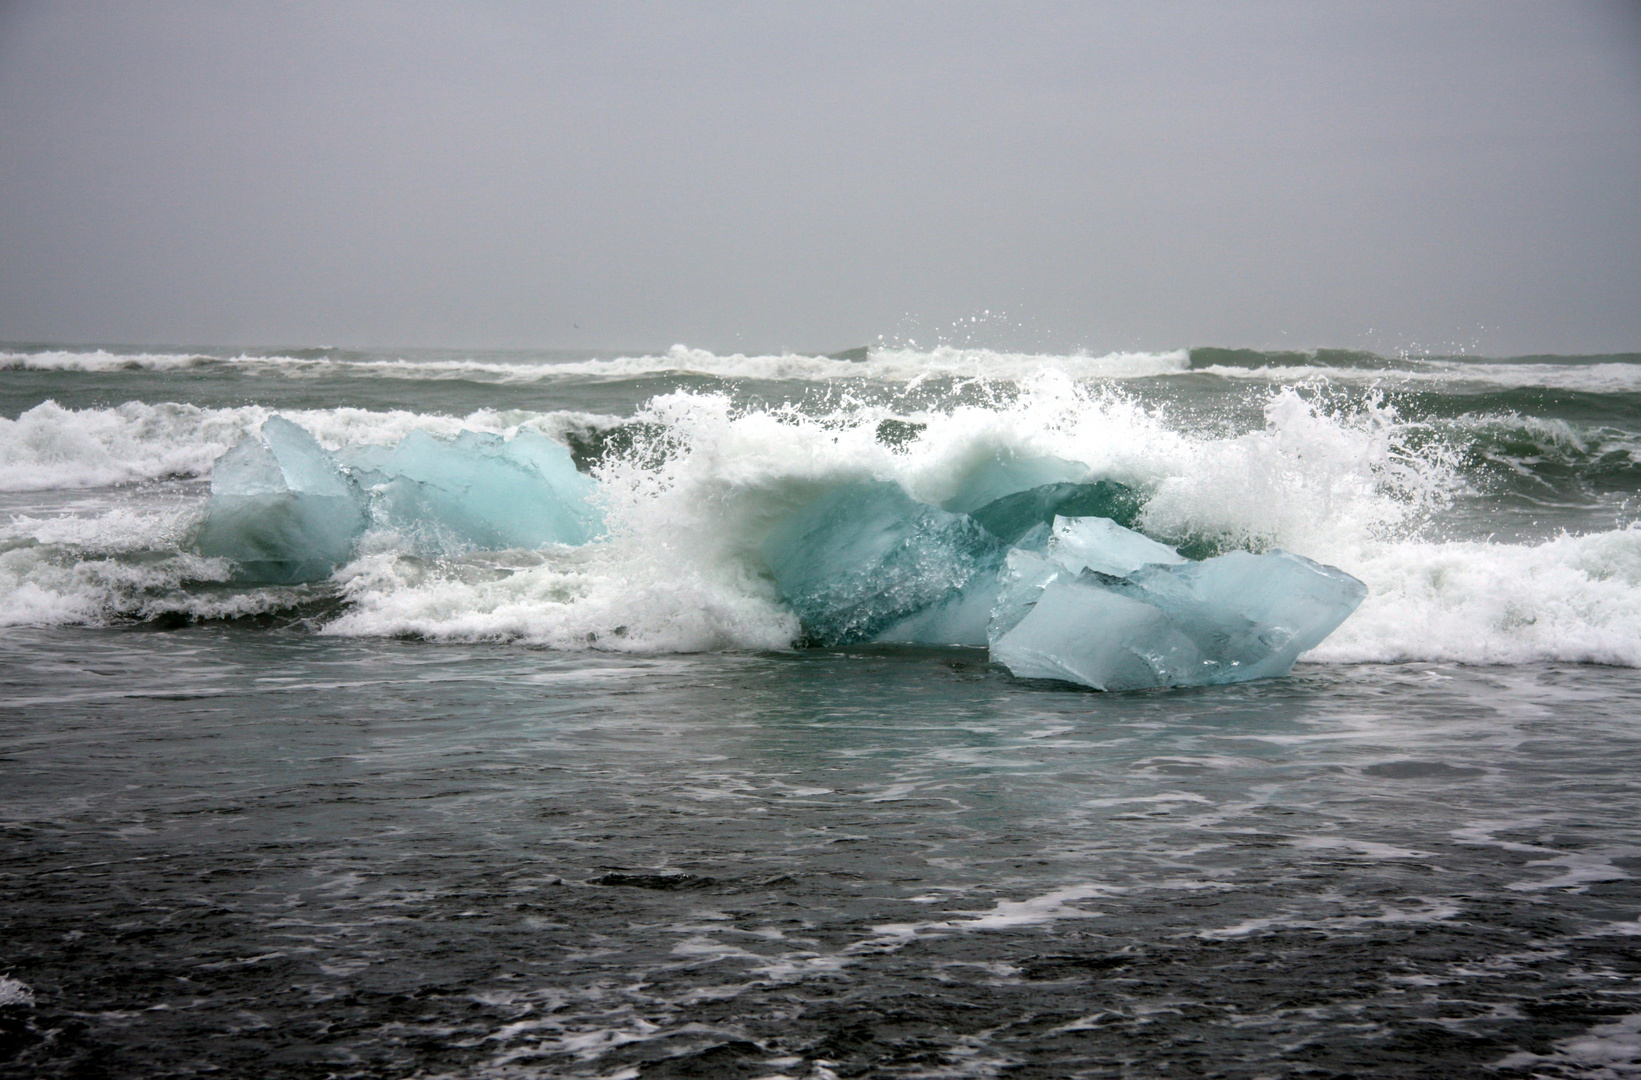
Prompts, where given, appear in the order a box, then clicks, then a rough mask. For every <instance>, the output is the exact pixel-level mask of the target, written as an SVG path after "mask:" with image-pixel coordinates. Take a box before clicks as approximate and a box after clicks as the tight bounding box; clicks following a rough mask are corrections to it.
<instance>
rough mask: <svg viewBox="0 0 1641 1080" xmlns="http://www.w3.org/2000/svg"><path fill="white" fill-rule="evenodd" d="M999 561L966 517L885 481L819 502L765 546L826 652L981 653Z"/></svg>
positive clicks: (998, 548) (995, 547)
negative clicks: (877, 646)
mask: <svg viewBox="0 0 1641 1080" xmlns="http://www.w3.org/2000/svg"><path fill="white" fill-rule="evenodd" d="M1002 554H1003V548H1002V545H1001V544H1000V543H999V542H998V541H997V539H996V538H995V537H993V536H992V535H991V534H990V533H988V532H986V530H984V529H982V528H980V526H978V525H976V524H975V523H974V521H973V520H971V519H970V518H969V517H968V516H967V515H965V514H951V513H947V512H946V511H944V510H939V509H936V508H935V507H932V506H927V505H925V504H923V503H920V502H917V501H916V500H914V499H913V498H911V496H909V495H907V494H906V493H905V492H904V491H903V490H901V488H900V486H899V485H897V484H892V483H884V482H871V483H858V484H850V485H848V486H846V487H842V488H838V489H837V490H835V491H832V492H830V493H828V494H826V495H823V496H822V497H821V498H819V499H817V500H815V501H814V502H812V503H810V504H809V505H808V506H806V507H804V508H803V509H802V510H800V511H798V513H796V514H795V515H793V516H792V517H791V518H789V519H788V520H787V521H785V522H783V523H782V524H781V526H780V527H779V528H777V529H776V530H775V531H774V532H773V533H771V534H770V536H769V538H768V539H767V540H766V541H764V545H763V555H764V560H765V562H766V563H768V565H769V568H770V570H771V571H772V572H773V573H774V575H775V581H776V583H777V584H778V585H779V586H780V588H781V592H782V593H784V594H785V595H786V599H787V601H788V602H789V603H790V604H791V605H792V609H793V611H795V612H796V613H797V615H798V619H799V621H800V622H801V623H802V624H803V628H804V631H805V632H806V633H807V634H808V635H809V636H810V637H811V638H812V639H814V640H815V641H817V642H819V643H821V644H823V645H845V644H849V643H852V642H859V641H872V640H878V641H893V642H897V643H905V644H928V645H936V644H938V645H983V644H985V623H986V618H985V616H986V613H988V612H989V611H990V608H991V606H992V603H993V601H994V599H995V596H996V588H997V568H998V566H999V564H1000V563H1001V561H1002Z"/></svg>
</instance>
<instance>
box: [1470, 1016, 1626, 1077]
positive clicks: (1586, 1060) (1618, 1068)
mask: <svg viewBox="0 0 1641 1080" xmlns="http://www.w3.org/2000/svg"><path fill="white" fill-rule="evenodd" d="M1541 1065H1543V1066H1550V1067H1551V1068H1552V1069H1553V1070H1554V1071H1553V1072H1540V1071H1535V1072H1534V1073H1533V1075H1535V1076H1580V1077H1584V1078H1585V1080H1636V1078H1637V1077H1641V1013H1635V1014H1632V1015H1629V1016H1621V1017H1619V1018H1618V1019H1617V1020H1614V1021H1611V1022H1609V1023H1605V1024H1597V1025H1596V1026H1594V1027H1592V1028H1590V1029H1589V1030H1588V1031H1586V1032H1584V1033H1583V1034H1581V1035H1575V1036H1573V1037H1572V1038H1570V1039H1563V1040H1562V1041H1561V1042H1558V1043H1556V1044H1555V1048H1554V1049H1553V1050H1552V1051H1551V1052H1550V1053H1548V1054H1533V1053H1528V1052H1525V1051H1523V1052H1521V1053H1516V1054H1511V1055H1510V1056H1509V1057H1506V1058H1504V1059H1503V1060H1502V1061H1499V1062H1497V1063H1496V1064H1495V1065H1494V1066H1493V1067H1494V1068H1495V1069H1510V1070H1512V1071H1514V1070H1527V1069H1534V1067H1535V1066H1541Z"/></svg>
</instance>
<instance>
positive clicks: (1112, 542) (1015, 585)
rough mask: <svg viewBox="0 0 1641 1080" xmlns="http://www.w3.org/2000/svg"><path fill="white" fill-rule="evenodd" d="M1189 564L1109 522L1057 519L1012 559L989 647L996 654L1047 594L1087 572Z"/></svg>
mask: <svg viewBox="0 0 1641 1080" xmlns="http://www.w3.org/2000/svg"><path fill="white" fill-rule="evenodd" d="M1185 561H1186V560H1185V559H1184V558H1182V557H1181V556H1180V554H1179V553H1178V552H1176V551H1175V550H1174V549H1173V548H1171V547H1168V546H1166V545H1164V544H1159V543H1157V542H1156V541H1155V540H1152V539H1151V538H1150V537H1147V536H1142V535H1140V534H1139V533H1137V532H1134V531H1133V530H1132V529H1125V528H1123V527H1122V526H1121V525H1118V524H1117V523H1116V522H1114V521H1111V520H1109V519H1107V518H1103V517H1082V518H1070V517H1056V518H1054V524H1053V529H1052V530H1049V529H1045V528H1043V527H1041V526H1038V527H1035V528H1033V529H1032V530H1031V531H1030V532H1028V533H1026V534H1025V535H1023V536H1021V537H1019V538H1018V539H1017V540H1016V542H1015V547H1014V549H1013V550H1011V551H1010V552H1009V553H1008V558H1007V560H1006V561H1005V563H1004V566H1003V571H1002V573H1001V575H1000V582H999V586H998V594H997V603H996V606H995V608H994V610H993V612H992V617H991V621H990V625H989V627H988V630H987V639H988V643H989V644H991V645H992V646H993V647H994V648H995V646H996V643H997V640H998V639H999V638H1000V637H1002V636H1003V635H1004V634H1006V633H1007V632H1008V631H1010V630H1012V629H1014V627H1015V626H1016V625H1017V624H1018V623H1019V622H1020V620H1021V619H1023V618H1025V617H1026V614H1027V612H1029V611H1030V610H1031V608H1032V605H1033V604H1035V603H1037V600H1038V597H1040V596H1041V595H1042V592H1043V589H1044V588H1045V587H1047V586H1048V585H1049V583H1050V582H1053V581H1055V580H1057V579H1059V578H1076V577H1077V576H1078V575H1079V574H1081V573H1082V572H1083V571H1085V570H1093V571H1095V572H1097V573H1101V574H1109V575H1112V576H1115V577H1124V576H1126V575H1128V574H1130V573H1133V572H1134V571H1135V570H1138V569H1139V568H1140V567H1142V566H1144V565H1146V564H1147V563H1165V564H1177V563H1183V562H1185Z"/></svg>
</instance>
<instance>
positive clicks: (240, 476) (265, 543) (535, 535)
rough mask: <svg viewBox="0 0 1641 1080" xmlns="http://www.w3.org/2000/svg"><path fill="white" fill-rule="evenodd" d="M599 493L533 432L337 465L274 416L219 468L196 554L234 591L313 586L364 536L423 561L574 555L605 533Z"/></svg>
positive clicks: (365, 451) (405, 448) (366, 453)
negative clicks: (491, 553) (209, 559)
mask: <svg viewBox="0 0 1641 1080" xmlns="http://www.w3.org/2000/svg"><path fill="white" fill-rule="evenodd" d="M596 489H597V484H596V482H595V481H593V480H592V479H591V478H589V477H586V476H583V475H582V474H580V473H578V472H577V471H576V469H575V464H574V462H572V461H571V459H570V453H569V451H568V450H567V449H565V448H564V447H562V446H560V445H559V444H557V443H555V442H552V441H550V440H548V439H546V438H544V437H542V436H540V435H537V434H535V433H533V432H520V433H519V434H518V435H516V436H514V437H513V438H512V439H510V440H509V439H503V438H502V437H501V436H499V435H482V434H477V433H474V432H463V433H462V434H461V435H460V436H458V437H457V438H456V439H454V440H452V441H445V440H440V439H436V438H434V437H433V436H431V435H429V434H427V433H426V432H413V433H411V434H410V435H408V436H406V437H405V438H404V439H403V440H401V441H400V442H399V443H398V445H396V446H391V447H386V446H361V447H352V448H349V449H345V450H342V451H340V452H338V453H337V454H334V455H333V454H330V453H327V452H326V451H325V450H324V448H323V447H321V446H320V445H319V443H318V442H317V441H316V440H315V439H314V438H313V436H312V435H310V434H308V433H307V432H306V431H304V430H303V429H302V428H300V427H298V426H297V425H295V424H293V423H291V422H290V421H288V420H286V419H284V418H282V417H277V416H276V417H273V418H271V419H269V420H268V421H267V422H266V423H264V424H263V426H262V433H261V435H260V436H257V437H253V438H248V439H245V440H244V441H243V442H241V443H240V444H239V445H238V446H236V447H234V448H233V449H232V450H230V451H228V453H226V454H224V455H223V456H222V457H220V458H218V459H217V461H216V464H215V465H214V466H213V467H212V471H211V499H210V502H209V503H207V505H206V512H205V519H204V522H203V524H202V525H201V527H200V531H199V535H198V537H197V540H196V544H197V547H198V549H199V551H200V552H201V553H202V554H205V555H210V556H219V557H223V558H228V559H231V560H233V561H234V563H235V565H236V577H237V578H238V580H241V581H245V582H254V583H275V584H289V583H294V582H301V581H317V580H320V579H322V578H325V577H328V576H329V575H330V574H331V573H332V572H333V571H334V570H335V569H336V567H338V566H340V565H341V564H342V563H344V562H346V561H347V560H348V558H349V557H350V556H351V555H352V552H353V549H354V545H355V543H356V542H357V540H358V538H359V536H360V535H361V534H362V533H363V532H364V531H365V530H366V528H368V527H370V526H372V525H374V526H376V527H379V528H384V529H389V530H392V531H394V532H396V533H398V534H399V535H400V537H401V538H402V539H404V540H405V541H406V542H408V543H409V544H410V546H411V547H413V548H414V549H415V550H416V551H417V552H418V553H420V554H423V555H427V556H440V555H448V554H453V553H456V552H458V551H461V550H466V549H471V548H514V547H525V548H537V547H542V546H545V545H547V544H582V543H585V542H586V541H588V540H589V539H591V538H592V537H593V536H595V535H596V534H597V533H598V532H599V530H600V529H601V528H602V521H601V518H600V515H599V511H598V508H597V507H596V506H595V505H594V504H593V503H592V502H591V501H590V496H591V495H592V494H593V493H594V492H595V491H596Z"/></svg>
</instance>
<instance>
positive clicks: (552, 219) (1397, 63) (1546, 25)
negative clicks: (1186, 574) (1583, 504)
mask: <svg viewBox="0 0 1641 1080" xmlns="http://www.w3.org/2000/svg"><path fill="white" fill-rule="evenodd" d="M1638 10H1641V9H1638V7H1637V5H1636V4H1634V3H1627V4H1617V3H1609V4H1572V3H1537V2H1535V3H1508V2H1498V0H1487V2H1485V3H1474V4H1472V3H1461V2H1444V3H1428V4H1399V3H1382V2H1374V3H1365V4H1351V3H1339V4H1325V3H1291V4H1206V3H1203V4H1155V5H1153V4H1145V5H1141V4H1127V3H1124V4H1109V5H1106V4H1092V3H1077V4H1026V3H1009V4H1003V3H998V4H990V5H980V4H961V3H927V4H913V3H906V4H876V3H871V4H848V3H825V4H818V3H817V4H775V3H758V4H676V5H674V4H647V3H646V4H622V3H616V4H608V5H594V4H579V3H578V4H553V5H532V4H488V3H486V4H479V3H473V4H421V3H391V4H386V3H384V4H368V3H347V4H341V3H331V4H316V5H303V4H294V3H271V2H270V3H235V2H222V0H214V2H211V3H198V4H194V3H181V4H179V3H165V2H145V3H123V4H116V3H107V4H98V3H92V4H76V3H39V4H35V3H5V2H4V0H0V340H11V341H19V340H56V341H125V342H187V343H222V344H241V343H252V344H254V343H263V344H321V343H324V344H339V345H341V344H367V345H368V344H382V345H389V344H403V345H414V344H428V345H453V346H461V347H485V346H512V345H517V346H536V347H602V346H607V347H620V348H664V347H666V346H667V345H669V344H671V343H672V342H675V341H682V342H688V343H690V344H694V345H700V346H703V347H709V348H715V349H718V350H721V351H722V350H731V349H739V350H764V349H772V348H780V347H784V346H790V347H794V348H800V349H833V348H842V347H845V346H850V345H855V344H860V343H864V342H866V341H869V340H876V338H877V336H878V335H879V334H885V335H889V336H890V337H893V336H895V335H901V336H911V337H914V338H917V339H918V340H919V341H921V342H929V341H932V340H934V339H935V338H937V337H938V336H941V334H942V332H944V334H945V336H947V337H952V336H954V332H953V331H951V330H950V329H949V327H950V326H951V324H952V323H953V322H954V321H955V320H958V319H961V318H966V317H968V316H971V315H979V314H980V313H982V312H984V311H987V310H990V311H991V312H993V313H994V316H993V318H992V319H991V320H990V321H989V322H987V323H986V324H985V325H984V326H982V328H981V329H980V330H979V331H978V332H977V333H976V335H975V336H976V340H978V341H980V342H982V343H986V344H992V345H1000V346H1013V347H1037V348H1072V347H1085V348H1090V349H1095V350H1104V349H1108V348H1127V347H1141V348H1171V347H1178V346H1184V345H1193V344H1226V345H1253V346H1315V345H1344V346H1358V347H1360V346H1366V347H1377V348H1379V349H1381V350H1394V349H1397V348H1402V347H1421V346H1422V347H1431V348H1436V349H1439V350H1443V351H1445V350H1449V349H1454V348H1458V347H1467V348H1471V349H1475V348H1480V349H1482V350H1483V351H1486V352H1488V353H1492V354H1502V353H1521V352H1530V351H1540V350H1543V351H1558V352H1574V351H1615V350H1628V349H1641V14H1638ZM1000 312H1001V313H1006V314H1004V315H1002V316H999V315H998V314H997V313H1000ZM957 336H960V335H957Z"/></svg>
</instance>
